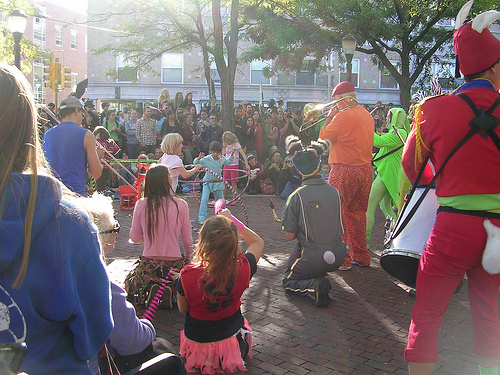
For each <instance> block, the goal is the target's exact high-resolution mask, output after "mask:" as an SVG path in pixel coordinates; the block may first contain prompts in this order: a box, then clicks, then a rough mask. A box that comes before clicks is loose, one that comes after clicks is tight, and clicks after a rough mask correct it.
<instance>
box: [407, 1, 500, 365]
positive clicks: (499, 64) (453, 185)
mask: <svg viewBox="0 0 500 375" xmlns="http://www.w3.org/2000/svg"><path fill="white" fill-rule="evenodd" d="M471 6H472V1H469V2H468V3H467V4H466V5H465V6H464V7H463V8H462V10H461V11H460V13H459V15H458V16H457V19H456V25H455V32H454V39H453V45H454V48H455V53H456V54H457V56H458V60H459V64H460V70H461V72H462V73H463V74H464V76H465V81H466V83H465V84H464V85H462V86H461V87H459V88H458V89H457V90H455V91H454V92H453V93H451V94H448V95H441V96H436V97H432V98H427V99H426V100H424V101H423V102H421V103H420V104H419V106H418V107H417V110H416V116H415V119H414V125H413V129H412V131H411V133H410V135H409V136H408V140H407V143H406V146H405V149H404V152H403V157H402V164H403V168H404V170H405V172H406V174H407V176H408V178H409V179H410V180H411V181H412V182H415V179H416V176H417V174H418V172H419V170H420V169H421V168H425V169H424V174H423V177H422V180H421V182H420V183H424V184H425V183H428V182H429V181H430V180H431V179H432V177H433V172H432V169H431V167H430V165H424V162H425V160H427V159H426V157H429V159H430V161H431V162H432V166H433V167H434V168H433V169H434V170H435V171H440V170H441V167H442V166H443V165H444V167H443V168H442V170H441V171H440V172H439V173H438V177H437V180H436V181H437V188H436V195H437V199H438V203H439V204H440V208H439V210H438V213H437V216H436V222H435V224H434V227H433V229H432V232H431V234H430V237H429V239H428V240H427V243H426V247H425V249H424V251H423V253H422V256H421V259H420V265H419V269H418V274H417V284H416V299H415V306H414V308H413V311H412V321H411V324H410V329H409V334H408V344H407V347H406V350H405V359H406V360H407V361H408V367H409V370H410V375H415V374H419V375H420V374H432V373H433V372H434V368H435V362H437V361H438V359H439V357H438V350H437V339H438V333H439V328H440V326H441V322H442V318H443V315H444V314H445V312H446V309H447V306H448V303H449V301H450V299H451V297H452V296H453V293H454V291H455V290H456V288H457V286H458V285H459V283H460V282H461V281H462V278H463V276H464V274H466V275H467V278H468V283H469V288H468V294H469V301H470V310H471V316H472V327H473V330H474V345H473V349H472V351H473V352H474V353H475V354H476V355H478V357H479V370H480V374H481V375H487V374H495V375H497V374H498V370H499V358H500V324H499V321H498V303H497V299H498V291H499V287H500V274H490V273H488V272H487V271H486V270H485V269H484V267H483V265H484V264H485V263H484V260H482V258H483V252H484V249H485V246H486V243H487V241H488V237H489V236H488V235H487V232H486V230H485V227H486V226H487V225H491V224H493V225H494V226H496V227H500V140H499V139H498V137H499V136H500V126H497V125H498V124H499V123H500V105H499V104H500V95H499V93H498V90H499V89H500V41H499V40H497V39H496V38H495V37H494V36H493V35H491V32H490V31H489V30H488V29H487V26H488V25H489V24H490V23H491V22H492V21H494V20H495V19H500V12H495V11H490V12H486V13H483V14H480V15H478V16H477V17H476V18H475V19H474V20H473V21H472V22H469V23H467V24H466V25H463V22H464V20H465V18H466V17H467V14H468V13H469V10H470V8H471ZM474 107H475V109H474ZM476 115H478V117H477V118H476ZM476 126H479V129H480V130H479V129H476ZM476 132H477V133H479V134H476ZM466 134H470V138H464V137H465V135H466ZM464 139H466V141H465V142H461V141H463V140H464ZM459 145H460V146H459ZM457 146H459V148H458V150H457V151H456V153H454V154H452V156H451V157H449V155H450V154H451V153H452V150H453V149H454V148H457ZM448 157H449V161H447V159H448ZM464 176H466V178H467V182H466V183H465V181H464ZM497 229H498V230H500V228H497ZM497 250H498V249H497ZM498 271H499V272H500V269H499V270H498Z"/></svg>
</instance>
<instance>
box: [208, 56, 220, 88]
mask: <svg viewBox="0 0 500 375" xmlns="http://www.w3.org/2000/svg"><path fill="white" fill-rule="evenodd" d="M210 77H212V81H213V82H214V83H220V75H219V71H218V70H217V64H215V61H212V62H211V63H210Z"/></svg>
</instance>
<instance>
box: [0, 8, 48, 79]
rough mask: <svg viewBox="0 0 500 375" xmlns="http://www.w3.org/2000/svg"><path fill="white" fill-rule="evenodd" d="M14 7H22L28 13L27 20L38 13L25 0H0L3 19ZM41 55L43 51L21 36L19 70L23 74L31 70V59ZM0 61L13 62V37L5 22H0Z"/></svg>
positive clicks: (5, 18)
mask: <svg viewBox="0 0 500 375" xmlns="http://www.w3.org/2000/svg"><path fill="white" fill-rule="evenodd" d="M15 9H22V10H23V11H24V12H25V13H26V15H28V22H29V20H30V17H32V16H36V15H38V11H37V10H36V8H35V7H34V6H33V5H31V4H30V3H28V2H27V1H25V0H0V12H1V13H2V15H3V18H4V20H5V21H7V17H8V16H9V14H10V13H11V12H12V11H14V10H15ZM43 56H44V54H43V51H40V49H39V48H37V47H36V46H35V45H34V44H33V43H32V42H31V41H29V40H28V39H26V38H24V37H23V39H22V40H21V70H22V71H23V73H24V74H28V73H30V72H31V70H32V63H33V59H35V58H37V57H43ZM0 62H1V63H3V64H11V65H13V64H14V37H13V36H12V33H11V32H10V31H9V28H8V26H7V22H2V23H0Z"/></svg>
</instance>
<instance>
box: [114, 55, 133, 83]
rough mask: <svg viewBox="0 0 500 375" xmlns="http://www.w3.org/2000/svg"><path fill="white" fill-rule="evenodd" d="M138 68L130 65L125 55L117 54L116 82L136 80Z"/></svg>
mask: <svg viewBox="0 0 500 375" xmlns="http://www.w3.org/2000/svg"><path fill="white" fill-rule="evenodd" d="M136 80H137V69H136V68H133V67H130V66H128V64H127V63H126V61H125V59H124V58H123V55H118V56H116V82H135V81H136Z"/></svg>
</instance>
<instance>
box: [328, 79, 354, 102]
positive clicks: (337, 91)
mask: <svg viewBox="0 0 500 375" xmlns="http://www.w3.org/2000/svg"><path fill="white" fill-rule="evenodd" d="M355 91H356V89H355V88H354V85H353V84H352V83H351V82H347V81H346V82H340V83H339V84H338V85H337V86H335V87H334V88H333V91H332V98H333V97H335V96H336V95H342V94H347V93H348V92H355Z"/></svg>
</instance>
